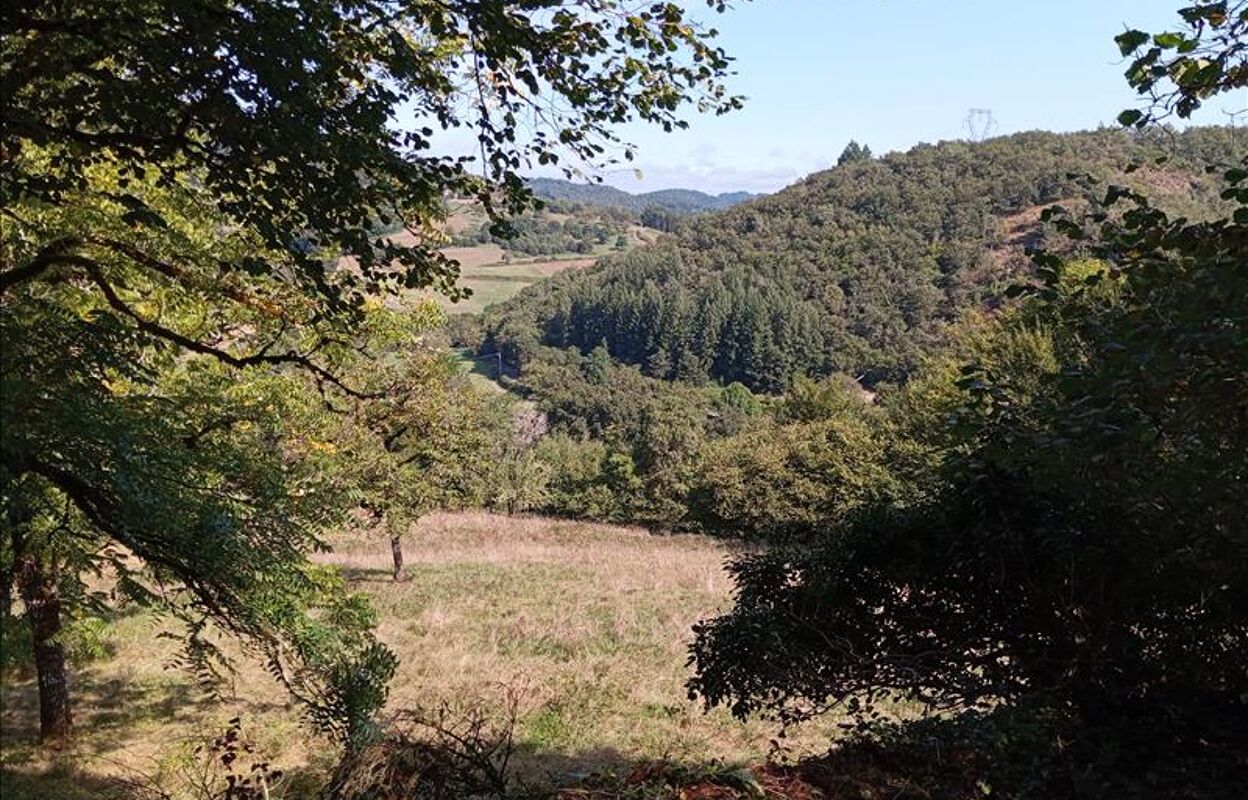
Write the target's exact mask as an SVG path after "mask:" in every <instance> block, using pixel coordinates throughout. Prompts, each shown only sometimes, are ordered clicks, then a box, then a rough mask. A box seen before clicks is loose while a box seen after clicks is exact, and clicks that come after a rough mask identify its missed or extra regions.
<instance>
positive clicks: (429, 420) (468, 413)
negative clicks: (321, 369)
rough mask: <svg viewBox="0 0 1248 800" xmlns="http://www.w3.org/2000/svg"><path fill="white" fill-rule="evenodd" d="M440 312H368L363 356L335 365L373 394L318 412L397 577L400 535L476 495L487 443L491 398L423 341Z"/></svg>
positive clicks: (425, 307)
mask: <svg viewBox="0 0 1248 800" xmlns="http://www.w3.org/2000/svg"><path fill="white" fill-rule="evenodd" d="M442 319H443V315H442V314H441V312H440V311H438V309H437V307H436V306H435V305H434V304H433V303H432V302H425V303H422V304H418V305H416V306H414V307H403V308H400V309H385V308H374V309H370V310H369V311H368V312H367V314H366V318H365V325H364V329H363V331H362V332H361V335H362V336H363V337H364V342H365V348H366V352H367V355H366V356H361V355H360V354H359V353H355V352H351V353H349V354H348V355H347V357H346V360H345V362H344V363H342V364H340V365H337V368H336V369H335V372H336V373H337V374H340V375H342V376H343V378H344V379H345V380H350V381H351V383H352V385H354V386H356V387H358V388H359V389H360V390H361V391H363V392H366V393H368V394H370V395H375V396H376V397H375V398H374V399H370V400H368V401H364V402H353V403H350V404H349V408H348V409H341V410H335V409H327V411H326V413H325V415H324V416H325V420H324V423H323V424H324V428H325V430H327V431H333V435H332V437H331V441H332V442H333V443H334V447H335V449H336V450H340V451H341V452H342V455H343V466H342V471H343V473H344V475H345V476H346V479H347V480H349V481H350V484H351V493H352V495H353V497H354V498H355V502H356V503H357V504H358V506H359V507H360V509H361V510H363V511H364V512H365V513H366V514H367V517H368V521H369V523H370V525H372V526H374V527H376V526H381V527H382V528H383V529H384V531H385V532H386V534H387V536H388V537H389V540H390V551H391V554H392V556H393V560H394V579H395V580H396V581H399V580H402V579H403V549H402V546H403V544H402V538H403V535H404V533H406V532H407V530H408V529H409V528H410V527H411V525H412V524H413V523H415V522H416V521H418V520H419V519H420V517H422V516H424V515H425V514H427V513H429V512H431V511H434V510H437V509H442V508H455V507H461V506H465V505H470V504H473V503H474V502H477V501H478V500H479V496H480V494H481V474H480V473H481V470H482V467H481V466H480V465H481V463H482V461H483V460H485V459H486V458H487V457H488V455H489V452H490V448H491V445H492V437H491V435H490V431H489V430H488V428H487V426H486V420H487V417H488V414H487V413H486V408H485V407H486V406H487V405H488V403H489V401H488V399H487V398H485V397H484V396H482V395H480V394H479V393H478V392H476V391H475V390H474V389H473V388H472V387H471V385H469V383H468V381H467V380H466V378H465V377H464V376H463V375H462V374H461V368H460V366H459V364H458V363H457V362H456V361H454V360H453V359H452V358H451V357H450V355H449V353H447V352H446V351H445V350H443V349H441V348H439V347H436V346H435V345H434V344H432V343H431V342H429V341H427V340H426V337H427V334H428V333H429V331H430V330H431V329H432V328H434V327H435V326H436V325H437V324H438V323H439V322H440V321H441V320H442Z"/></svg>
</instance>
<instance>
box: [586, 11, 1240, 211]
mask: <svg viewBox="0 0 1248 800" xmlns="http://www.w3.org/2000/svg"><path fill="white" fill-rule="evenodd" d="M732 2H733V6H734V7H733V8H731V9H730V10H729V11H728V12H726V13H724V14H722V15H720V14H716V13H714V12H712V11H709V10H707V9H705V8H701V10H700V11H698V12H695V13H696V15H697V16H698V17H699V18H702V19H705V20H707V21H708V22H710V23H711V24H712V25H713V26H714V27H715V28H717V29H718V30H719V31H720V37H719V40H718V41H719V44H720V45H721V46H722V47H724V49H725V50H727V51H728V53H729V54H730V55H732V56H734V57H735V59H736V61H735V63H734V69H735V71H736V73H737V74H736V75H734V76H732V77H731V78H730V79H729V88H730V89H731V90H732V91H733V92H734V93H736V94H741V95H745V96H746V98H747V100H746V104H745V108H744V109H743V110H740V111H736V112H733V113H731V114H729V115H726V116H723V117H714V116H708V115H698V114H696V112H692V111H691V112H690V115H689V116H688V119H689V122H690V129H689V130H687V131H678V132H675V133H671V134H667V133H664V132H663V131H662V130H661V129H659V128H656V127H650V126H644V125H640V124H630V125H625V126H622V127H621V128H619V129H618V131H619V133H620V134H621V138H623V139H624V140H625V141H628V142H631V143H633V144H635V145H636V146H637V149H638V157H637V160H636V162H634V164H633V165H631V166H630V168H627V169H625V168H621V169H607V170H604V171H601V172H600V173H599V174H600V175H601V176H602V177H603V179H604V180H605V182H607V183H609V184H611V185H614V186H617V187H619V188H621V189H625V190H627V191H631V192H641V191H651V190H654V189H662V188H689V189H701V190H703V191H708V192H712V193H718V192H724V191H736V190H745V191H752V192H771V191H775V190H777V189H779V188H781V187H783V186H786V185H788V184H790V183H793V182H794V181H796V180H797V179H799V178H801V177H802V176H804V175H806V174H809V173H811V172H815V171H818V170H820V169H825V168H827V167H828V166H830V165H832V164H834V163H835V161H836V158H837V156H838V155H840V152H841V150H842V149H843V148H844V146H845V145H846V144H847V143H848V142H849V140H850V139H855V140H857V141H859V142H860V143H863V144H866V145H868V146H870V148H871V149H872V151H873V152H875V153H876V154H877V155H879V154H882V153H885V152H888V151H892V150H904V149H908V148H910V147H912V146H913V145H915V144H917V143H919V142H936V141H939V140H942V139H958V138H966V136H967V129H966V127H965V121H966V118H967V114H968V111H969V110H970V109H972V108H982V109H990V110H991V112H992V118H993V119H994V120H995V124H996V130H995V133H997V134H1007V133H1012V132H1015V131H1022V130H1034V129H1047V130H1054V131H1070V130H1081V129H1087V128H1095V127H1097V126H1098V125H1112V124H1115V123H1114V118H1115V117H1116V116H1117V115H1118V112H1119V111H1121V110H1122V109H1124V108H1126V107H1129V106H1132V105H1134V104H1136V101H1137V98H1136V96H1135V94H1134V93H1133V92H1132V90H1131V89H1130V87H1128V86H1127V84H1126V80H1125V79H1124V78H1123V71H1124V70H1125V69H1126V66H1127V62H1126V60H1124V59H1123V58H1122V57H1121V56H1120V55H1119V53H1118V48H1117V46H1116V45H1115V44H1114V41H1113V37H1114V36H1115V35H1116V34H1118V33H1120V32H1122V31H1123V30H1125V29H1127V28H1139V29H1141V30H1145V31H1150V32H1157V31H1161V30H1166V29H1167V28H1169V29H1176V28H1177V27H1178V26H1177V24H1176V23H1179V22H1180V20H1179V18H1178V16H1177V15H1176V14H1175V10H1176V9H1177V8H1178V7H1179V6H1180V5H1183V3H1181V2H1179V0H752V1H751V2H746V1H745V0H732ZM685 4H686V7H688V8H691V9H693V8H694V7H695V5H696V6H699V7H700V6H701V5H702V4H701V2H700V0H686V3H685ZM1245 108H1248V92H1245V93H1243V94H1242V95H1240V96H1238V97H1236V96H1224V97H1221V98H1217V99H1215V100H1214V101H1213V102H1212V103H1211V104H1210V106H1209V107H1208V108H1206V109H1205V110H1203V111H1202V112H1201V113H1200V115H1199V116H1198V117H1196V118H1195V119H1194V120H1193V121H1194V122H1199V123H1202V124H1226V123H1227V122H1228V120H1229V118H1228V117H1227V116H1226V115H1225V114H1223V113H1222V111H1223V110H1226V111H1239V110H1241V109H1245ZM1239 124H1241V125H1248V114H1246V115H1244V116H1241V117H1240V118H1239ZM632 167H636V168H637V171H638V172H639V173H640V175H638V174H637V172H635V171H634V169H633V168H632Z"/></svg>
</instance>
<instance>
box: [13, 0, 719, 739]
mask: <svg viewBox="0 0 1248 800" xmlns="http://www.w3.org/2000/svg"><path fill="white" fill-rule="evenodd" d="M710 5H711V6H712V7H714V8H717V9H718V10H723V4H722V3H720V2H711V3H710ZM713 37H714V32H713V31H710V30H708V29H706V28H704V27H703V26H701V25H700V24H697V23H694V22H691V21H689V20H687V19H686V16H685V13H684V10H683V9H682V8H681V7H679V6H677V5H676V4H673V3H666V4H659V5H655V6H652V7H650V8H647V9H640V10H637V9H631V8H629V7H627V6H626V5H625V4H622V3H619V2H616V0H605V1H601V0H592V1H591V0H568V1H567V2H562V3H545V2H542V3H526V4H521V5H520V6H516V5H515V4H511V5H507V4H498V3H478V2H458V1H456V2H440V1H439V2H425V0H410V1H409V2H399V3H389V4H376V3H367V2H365V3H359V2H348V3H345V4H344V3H335V2H321V1H320V0H306V1H305V0H301V1H300V2H293V3H285V4H279V5H274V4H272V3H266V2H242V3H236V2H230V3H225V2H211V1H210V2H193V3H187V2H175V3H173V4H169V3H152V2H138V3H134V2H105V3H102V4H96V5H93V6H92V7H91V8H86V7H82V6H79V5H73V4H70V5H66V4H63V3H54V2H31V3H22V4H18V5H17V6H15V7H14V8H12V9H6V13H5V15H4V20H3V44H0V58H2V64H3V69H2V72H0V75H2V80H3V88H4V96H5V107H4V110H3V115H4V126H3V134H2V135H0V152H2V153H3V159H2V161H3V166H2V167H0V187H2V188H0V205H2V206H3V212H2V213H3V214H4V216H5V218H6V219H5V227H4V239H3V244H2V249H0V303H2V306H0V311H2V312H3V313H2V318H0V325H2V329H0V332H2V333H3V341H4V350H3V364H2V366H3V381H4V386H3V389H4V392H3V409H2V410H3V417H2V419H3V426H2V427H3V433H2V434H0V435H2V439H0V447H2V457H3V472H2V473H0V483H2V488H3V507H2V512H3V518H4V530H5V539H6V540H7V541H6V542H5V547H4V550H3V553H4V560H3V562H2V564H0V565H2V566H3V568H4V574H3V583H4V589H5V598H6V611H7V599H8V597H9V589H10V587H11V585H12V584H13V581H14V578H15V577H17V576H19V575H20V576H22V585H23V593H24V594H27V595H29V596H30V597H33V596H34V594H33V592H34V590H35V589H38V596H39V597H40V598H41V601H40V604H39V606H38V607H39V608H40V609H43V610H41V611H40V614H41V615H42V616H41V619H42V623H40V622H39V621H37V620H36V614H35V611H34V606H32V604H31V602H30V601H29V597H28V601H27V603H26V611H27V616H28V617H29V618H30V620H31V624H32V629H35V628H37V630H35V631H34V649H35V656H36V665H37V667H38V668H39V670H40V685H41V687H44V688H45V689H46V690H47V691H45V692H44V693H43V695H42V696H41V712H43V711H45V710H47V709H48V708H54V707H55V710H56V711H57V712H58V713H57V723H56V725H55V727H56V729H57V730H55V731H46V730H45V733H48V732H50V733H52V734H53V735H56V736H62V735H65V734H67V733H68V731H69V728H70V723H69V720H70V715H69V713H68V702H67V699H68V692H67V685H68V682H67V680H66V677H65V674H64V667H63V647H62V645H61V644H59V642H58V641H57V639H56V633H57V630H58V629H59V627H60V620H59V618H58V617H59V614H60V608H61V605H60V599H59V598H60V596H61V594H64V595H65V596H66V597H67V598H68V599H75V598H73V597H72V595H74V594H75V593H76V592H78V590H79V589H80V588H81V586H82V584H83V582H82V579H81V576H82V575H84V574H85V573H88V572H90V571H95V570H100V569H104V568H108V569H110V570H112V571H113V572H114V573H115V577H116V580H117V582H118V586H119V588H120V590H121V593H122V594H123V595H124V596H126V597H128V598H130V599H133V600H138V601H143V602H155V601H157V600H159V601H160V602H162V603H163V604H165V605H166V606H167V607H169V608H170V609H171V610H173V612H174V613H176V614H178V615H179V616H181V617H183V618H184V619H185V620H186V622H187V623H188V631H189V633H188V638H187V661H188V663H189V665H190V666H192V667H193V668H195V669H196V670H197V671H198V672H200V673H201V674H207V673H208V672H211V671H212V667H213V665H214V664H216V663H218V662H219V661H220V660H221V654H220V652H219V651H217V650H216V649H215V648H214V647H213V645H212V643H211V637H210V635H209V634H210V632H211V630H212V628H213V627H219V628H223V629H225V630H226V631H229V632H232V633H235V634H239V635H240V636H242V638H243V639H244V641H245V642H247V643H248V645H249V646H250V647H251V648H253V649H254V650H256V651H258V652H259V653H260V654H261V655H262V656H263V657H264V659H265V660H266V662H267V664H268V665H269V667H270V669H271V671H272V672H273V673H274V675H275V676H276V677H278V678H279V680H281V681H282V682H283V683H285V684H286V685H287V686H288V688H290V689H291V691H292V692H293V693H294V695H295V697H296V698H298V699H299V700H301V701H303V702H304V704H305V705H306V706H307V708H308V710H309V713H310V714H311V715H312V718H313V720H314V721H315V722H316V723H318V724H319V725H320V726H321V727H322V728H323V729H325V730H327V731H328V732H330V733H333V734H335V735H338V736H347V737H350V738H351V739H352V740H353V741H355V742H357V743H358V741H359V740H360V737H361V736H362V734H364V733H365V732H366V726H367V722H368V718H369V716H370V715H371V713H372V711H373V710H375V709H376V708H377V707H379V706H380V705H381V703H382V701H383V700H384V697H385V692H386V681H387V680H388V677H389V675H390V674H391V672H392V671H393V669H394V658H393V655H392V654H390V653H389V651H387V650H386V649H385V648H384V647H383V646H382V645H380V644H379V643H378V642H376V641H375V639H374V638H373V637H372V634H371V627H372V624H373V622H374V619H373V615H372V613H371V612H370V610H369V609H368V607H367V604H366V603H364V602H363V601H362V600H360V599H359V598H357V597H353V596H350V595H348V594H347V593H346V592H345V591H344V588H343V586H342V584H341V582H340V581H338V580H336V579H335V578H334V577H333V576H332V575H328V574H326V573H325V572H324V571H323V570H320V569H318V568H315V567H313V566H311V565H310V564H309V562H308V560H307V555H308V554H309V553H310V552H312V551H315V550H317V549H319V548H321V547H322V544H321V542H320V539H319V536H320V534H321V533H322V532H323V531H324V530H326V529H328V528H330V527H333V526H335V525H337V524H339V523H340V522H341V521H342V518H341V512H342V510H343V509H344V508H345V507H346V506H347V505H348V504H349V503H348V501H349V500H350V499H351V498H352V496H353V491H354V492H356V493H362V494H365V495H367V494H368V493H369V492H370V491H373V492H374V494H373V496H372V497H371V498H369V497H366V498H365V500H370V501H375V503H374V504H375V505H381V504H382V499H384V501H385V503H386V504H387V508H386V511H387V512H388V513H393V512H394V511H395V510H396V509H400V508H402V509H405V510H409V511H410V510H411V509H415V508H423V507H426V506H427V505H428V504H429V503H432V502H434V500H433V498H431V497H430V494H429V487H430V486H432V485H435V484H434V483H432V482H429V481H424V482H421V481H416V480H413V481H397V480H395V479H397V478H399V477H401V476H402V475H404V474H406V473H402V472H401V471H400V472H398V473H396V472H393V471H390V470H387V469H384V468H382V469H380V470H379V469H378V468H379V467H385V466H386V465H387V458H389V459H390V462H389V465H390V466H393V465H394V460H395V459H397V460H398V462H399V463H400V464H401V465H404V466H405V465H407V464H408V463H409V462H407V461H406V459H409V458H410V459H411V461H410V463H411V464H417V463H419V464H420V465H421V466H422V467H423V468H424V472H423V473H422V477H426V478H427V477H428V473H429V472H430V471H431V470H432V469H433V466H434V463H433V462H436V465H437V466H439V467H441V466H443V465H444V462H445V461H446V459H443V458H441V457H435V456H437V454H434V453H431V451H430V449H429V447H427V446H426V445H425V444H424V443H415V442H412V441H409V440H405V439H404V432H405V431H404V426H406V425H408V422H409V421H410V422H411V423H412V424H411V427H410V430H412V431H415V430H418V429H419V430H421V432H422V433H427V432H428V431H429V430H430V428H431V426H432V427H437V426H438V424H440V423H439V422H435V421H433V420H435V419H436V420H438V421H445V419H446V417H447V415H445V414H443V415H438V414H436V413H433V412H431V411H430V410H429V409H428V408H420V409H417V408H415V407H414V405H413V402H412V401H413V398H416V397H418V396H419V395H420V389H421V388H422V387H423V386H424V385H429V386H437V385H439V382H438V380H436V379H435V378H433V377H432V376H431V374H430V372H429V369H426V368H427V367H429V365H428V364H421V363H415V362H405V363H404V365H403V367H402V369H401V370H400V372H401V374H399V375H397V376H396V375H394V374H392V370H391V369H390V365H389V364H383V365H381V366H379V367H378V368H377V369H375V370H373V371H370V370H369V369H368V368H366V367H359V366H355V365H354V364H355V362H354V361H353V359H355V358H356V356H357V355H358V351H359V349H360V348H364V349H367V348H368V347H370V346H371V345H372V344H373V343H372V342H370V341H368V336H369V335H371V333H370V332H368V331H366V332H365V337H364V339H363V340H361V339H360V338H359V336H358V335H357V333H358V331H356V330H354V328H355V327H356V326H359V325H360V324H361V323H362V321H363V318H364V316H365V310H366V307H367V306H368V300H369V299H370V298H373V297H375V296H376V295H378V294H381V293H384V292H386V291H391V290H398V289H404V288H405V289H418V288H426V287H429V288H433V289H436V290H440V291H442V292H443V293H445V294H448V295H451V296H459V295H460V294H461V292H460V291H459V290H458V289H457V288H456V287H455V286H454V279H455V276H456V274H457V268H456V265H455V264H454V262H452V261H450V260H449V259H448V258H447V257H446V256H445V255H443V254H441V253H440V252H438V250H437V242H438V239H439V237H438V236H436V235H434V234H435V232H436V225H437V223H438V221H439V218H440V217H441V216H442V215H443V214H444V211H445V204H444V202H443V197H444V194H445V193H447V192H451V193H454V194H456V195H459V196H464V195H470V196H475V197H476V198H478V199H479V200H480V201H481V202H482V204H483V205H484V207H485V209H486V211H487V213H489V214H490V216H491V217H493V218H498V217H499V216H501V215H502V214H503V213H504V212H510V213H516V212H519V211H521V210H523V209H524V208H525V207H527V206H528V205H529V203H530V200H531V197H530V195H529V193H528V192H527V191H526V190H525V189H524V186H523V184H522V182H521V181H520V179H519V178H518V177H517V175H516V173H517V171H518V170H521V169H525V168H527V167H529V166H531V165H532V164H534V163H537V164H553V163H556V162H558V160H559V158H560V157H561V156H564V157H570V158H571V159H572V160H574V161H580V162H582V163H583V162H591V163H601V162H602V161H604V160H606V159H607V158H608V156H607V155H606V154H607V148H608V147H614V146H615V145H617V144H618V143H617V141H616V139H615V138H614V137H613V135H612V133H611V126H613V125H614V124H617V123H622V122H626V121H629V120H644V121H647V122H651V123H655V124H658V125H660V126H662V127H664V128H665V129H668V130H671V129H673V128H676V127H683V126H684V125H685V124H686V123H685V122H684V121H683V119H681V116H680V115H681V113H682V111H683V109H685V108H686V107H688V106H689V105H690V104H693V105H696V106H697V107H698V108H699V109H700V110H706V111H715V112H724V111H728V110H730V109H733V108H735V107H737V106H738V105H739V104H740V101H739V99H738V98H736V97H732V96H730V95H728V94H727V93H726V91H725V89H724V87H723V85H722V83H721V79H722V78H723V77H724V76H725V75H726V72H727V67H728V59H727V56H726V55H725V54H724V53H723V52H722V51H721V50H719V49H718V48H716V47H714V46H713V45H712V43H711V40H712V39H713ZM468 88H471V89H472V96H473V97H474V98H475V99H474V100H473V101H471V102H466V101H465V100H464V98H465V97H466V96H467V95H466V93H465V90H466V89H468ZM539 94H540V95H541V96H542V97H543V103H541V104H540V105H539V104H538V103H537V102H536V97H537V96H538V95H539ZM551 98H555V99H556V101H555V102H553V103H548V102H545V101H547V100H550V99H551ZM400 111H402V114H400V113H399V112H400ZM402 116H406V117H408V118H410V119H414V120H415V122H414V124H412V125H409V126H398V125H395V124H393V123H394V121H395V119H396V118H398V117H402ZM461 126H467V127H469V128H471V129H472V130H473V131H474V132H475V133H476V134H477V137H476V138H477V142H478V144H479V146H480V158H481V161H482V163H481V164H480V165H479V166H480V170H481V172H482V174H483V177H477V176H476V175H474V174H473V171H474V169H475V167H474V165H472V164H471V163H470V162H471V161H472V160H473V159H471V158H462V159H453V158H448V157H443V156H437V155H434V154H432V152H431V147H432V137H433V136H434V135H435V134H434V129H435V128H441V129H444V130H445V129H451V128H458V127H461ZM623 155H624V156H625V157H626V158H631V157H632V151H631V149H629V148H627V147H625V148H624V149H623ZM565 168H567V167H565ZM396 225H397V226H402V227H405V228H407V229H408V231H409V232H410V233H411V234H412V236H410V237H385V236H381V233H383V232H385V231H390V230H394V229H396ZM404 242H406V243H404ZM390 355H393V353H391V354H390ZM383 360H384V359H383ZM397 360H399V361H404V359H401V358H400V359H397ZM417 361H419V359H417ZM430 369H431V367H430ZM422 370H423V371H422ZM352 371H353V372H352ZM349 372H350V373H352V374H347V373H349ZM393 378H397V379H398V383H399V384H402V385H401V386H400V387H399V389H398V390H397V393H395V394H388V393H390V392H392V391H394V390H395V385H393V384H392V381H391V379H393ZM383 398H384V399H385V400H386V402H383V403H381V404H379V405H377V406H372V407H371V408H366V409H363V410H358V412H357V414H356V416H354V417H352V415H351V413H350V412H348V413H347V414H346V415H345V416H344V421H345V424H347V425H348V426H350V425H354V426H355V431H356V432H357V433H358V432H359V431H367V432H369V433H371V434H374V438H375V434H376V433H377V432H378V431H383V434H382V436H383V446H382V447H381V448H379V449H378V448H366V447H363V445H362V442H364V441H365V440H366V439H367V438H368V437H365V436H359V435H354V438H353V440H352V442H353V444H352V447H350V448H348V449H351V450H353V451H354V452H355V454H357V455H359V454H361V453H363V452H364V451H365V450H367V451H368V454H369V455H370V456H372V457H373V460H372V461H371V463H370V462H367V459H366V463H364V464H363V465H362V467H361V473H360V474H358V475H357V476H356V478H357V482H356V483H355V484H354V486H352V485H351V483H352V482H351V480H349V479H342V480H340V479H339V476H337V475H335V472H336V471H338V470H339V469H341V468H342V467H343V459H342V458H341V451H340V450H339V449H338V448H337V447H336V444H335V442H334V441H331V440H327V439H326V438H325V437H324V433H325V432H326V431H325V430H324V427H325V418H324V416H323V414H322V411H323V408H322V406H324V407H329V408H331V409H333V410H335V411H341V410H344V409H343V404H346V405H351V404H354V403H356V402H357V401H359V402H365V401H376V400H379V399H383ZM458 410H459V409H458V408H456V411H458ZM396 416H398V417H404V418H405V419H404V420H403V421H400V422H397V423H394V422H393V418H394V417H396ZM460 422H461V423H462V419H461V420H460ZM417 423H419V424H417ZM422 426H423V427H422ZM459 432H460V433H462V432H463V427H462V424H461V427H460V429H459ZM455 433H456V432H455V431H448V436H450V437H451V439H454V440H456V441H458V439H457V438H456V437H455ZM348 438H349V439H351V438H352V436H348ZM443 441H446V440H443ZM340 443H341V442H340ZM386 443H389V444H394V445H396V447H395V448H393V449H388V448H387V447H386V446H385V444H386ZM357 445H358V446H357ZM422 448H423V452H421V450H422ZM379 453H384V455H385V457H382V456H380V455H379ZM431 459H432V461H431ZM381 478H385V479H390V482H389V483H387V482H386V480H378V479H381ZM436 485H437V486H438V487H444V485H445V481H443V480H441V479H439V481H438V482H437V483H436ZM379 488H389V489H394V490H395V492H393V493H391V492H387V493H386V496H385V497H384V498H380V497H379V496H378V495H377V494H376V490H377V489H379ZM18 567H20V570H19V569H18ZM36 584H38V585H37V586H36ZM27 589H30V590H31V591H30V592H27ZM45 600H46V602H45ZM54 690H55V691H54ZM50 719H51V716H47V717H45V718H44V721H45V723H46V722H48V720H50ZM45 727H52V726H50V725H45Z"/></svg>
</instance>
